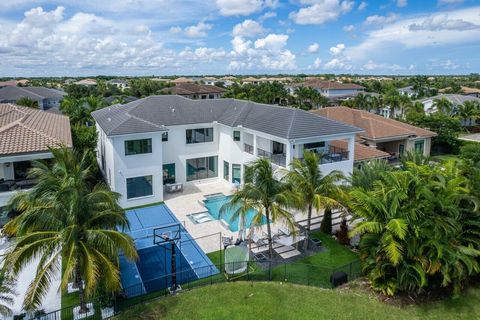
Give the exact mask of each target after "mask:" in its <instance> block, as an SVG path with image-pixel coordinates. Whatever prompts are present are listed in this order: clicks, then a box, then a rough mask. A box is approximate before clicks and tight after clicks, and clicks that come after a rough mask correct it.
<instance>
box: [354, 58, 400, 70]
mask: <svg viewBox="0 0 480 320" xmlns="http://www.w3.org/2000/svg"><path fill="white" fill-rule="evenodd" d="M363 68H364V69H365V70H369V71H373V70H376V71H385V72H387V71H393V72H398V71H401V70H404V69H405V68H404V67H402V66H399V65H398V64H386V63H375V62H373V61H372V60H368V62H367V63H366V64H364V65H363Z"/></svg>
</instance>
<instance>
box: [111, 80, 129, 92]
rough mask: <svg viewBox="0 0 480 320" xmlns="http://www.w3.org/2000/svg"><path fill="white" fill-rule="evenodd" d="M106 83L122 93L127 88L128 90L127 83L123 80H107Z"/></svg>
mask: <svg viewBox="0 0 480 320" xmlns="http://www.w3.org/2000/svg"><path fill="white" fill-rule="evenodd" d="M108 83H109V84H111V85H112V86H115V87H117V88H118V89H120V90H122V91H123V90H125V89H127V88H130V86H129V85H128V81H127V80H123V79H112V80H109V81H108Z"/></svg>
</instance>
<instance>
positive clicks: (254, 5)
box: [215, 0, 278, 16]
mask: <svg viewBox="0 0 480 320" xmlns="http://www.w3.org/2000/svg"><path fill="white" fill-rule="evenodd" d="M215 3H216V5H217V8H218V9H219V10H220V14H222V15H224V16H247V15H250V14H252V13H255V12H259V11H261V10H263V9H265V8H275V7H276V6H277V5H278V1H276V0H216V1H215Z"/></svg>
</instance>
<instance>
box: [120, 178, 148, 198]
mask: <svg viewBox="0 0 480 320" xmlns="http://www.w3.org/2000/svg"><path fill="white" fill-rule="evenodd" d="M139 178H149V179H147V180H150V181H147V182H149V183H150V188H151V194H145V195H139V196H133V197H130V196H129V192H128V185H129V182H128V181H129V180H133V179H139ZM125 189H126V197H127V200H133V199H141V198H146V197H153V196H154V190H153V175H145V176H137V177H128V178H126V179H125Z"/></svg>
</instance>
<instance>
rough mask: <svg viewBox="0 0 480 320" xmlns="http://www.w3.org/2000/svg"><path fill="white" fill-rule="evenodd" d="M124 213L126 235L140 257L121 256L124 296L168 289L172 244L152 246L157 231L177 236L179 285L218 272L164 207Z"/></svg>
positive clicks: (169, 284) (157, 206)
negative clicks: (128, 227) (178, 235)
mask: <svg viewBox="0 0 480 320" xmlns="http://www.w3.org/2000/svg"><path fill="white" fill-rule="evenodd" d="M126 214H127V218H128V220H129V221H130V231H129V232H127V233H128V234H129V235H130V236H131V237H132V238H133V239H134V241H135V246H136V248H137V251H138V255H139V259H138V261H136V262H131V261H128V260H127V259H126V258H125V257H124V256H123V255H120V273H121V281H122V286H123V289H124V292H125V294H126V295H127V297H134V296H138V295H142V294H145V293H150V292H154V291H158V290H162V289H166V288H168V287H170V286H171V273H172V266H171V259H172V255H171V244H170V243H165V244H161V245H159V244H155V243H154V233H155V234H156V235H157V236H158V235H159V233H158V231H159V229H158V228H160V229H161V232H162V234H163V233H165V232H168V231H170V232H171V234H172V235H173V234H178V232H179V233H180V239H179V240H178V241H176V244H175V246H176V275H177V283H178V284H182V283H186V282H190V281H194V280H198V279H201V278H205V277H209V276H210V275H215V274H218V273H219V271H218V269H217V268H216V267H215V265H213V263H212V262H211V261H210V259H209V258H208V257H207V255H206V254H205V253H204V252H203V251H202V249H201V248H200V247H199V245H198V244H197V243H196V242H195V240H193V238H192V236H191V235H190V234H189V233H188V232H187V230H186V229H185V228H184V227H183V225H182V224H181V223H180V222H179V221H178V220H177V218H176V217H175V215H174V214H173V213H172V212H171V211H170V209H169V208H168V207H167V206H166V205H164V204H162V205H156V206H151V207H145V208H139V209H133V210H129V211H127V212H126ZM155 230H157V231H155ZM157 239H158V237H157Z"/></svg>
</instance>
